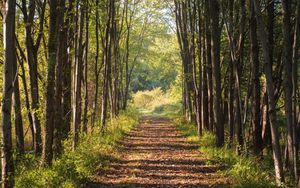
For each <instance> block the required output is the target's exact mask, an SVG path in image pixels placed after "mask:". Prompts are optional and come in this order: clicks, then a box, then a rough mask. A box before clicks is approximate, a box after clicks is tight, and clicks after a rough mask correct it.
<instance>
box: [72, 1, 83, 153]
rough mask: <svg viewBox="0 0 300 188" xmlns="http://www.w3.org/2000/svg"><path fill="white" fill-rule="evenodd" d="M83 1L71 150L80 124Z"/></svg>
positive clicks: (75, 144) (76, 138)
mask: <svg viewBox="0 0 300 188" xmlns="http://www.w3.org/2000/svg"><path fill="white" fill-rule="evenodd" d="M85 6H86V5H85V1H83V2H81V4H80V23H79V24H80V26H79V38H78V44H77V53H76V57H75V58H76V60H75V85H74V99H73V145H72V148H73V150H75V149H76V147H77V144H78V139H79V130H80V124H81V102H82V99H81V81H82V74H83V44H82V41H83V30H84V21H85Z"/></svg>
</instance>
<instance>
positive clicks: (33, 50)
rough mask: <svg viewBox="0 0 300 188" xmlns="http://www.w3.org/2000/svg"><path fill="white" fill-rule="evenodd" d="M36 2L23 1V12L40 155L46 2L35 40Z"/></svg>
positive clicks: (36, 141) (34, 125)
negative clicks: (40, 73)
mask: <svg viewBox="0 0 300 188" xmlns="http://www.w3.org/2000/svg"><path fill="white" fill-rule="evenodd" d="M36 9H37V5H36V1H35V0H30V1H29V5H27V1H26V0H22V12H23V15H24V17H23V18H24V23H25V34H26V36H25V46H26V59H27V63H28V66H29V80H30V91H31V111H32V120H33V127H34V138H33V140H34V150H35V154H36V155H39V154H41V152H42V136H41V125H40V124H41V123H40V119H39V117H40V101H39V98H40V97H39V84H38V50H39V47H40V44H41V41H42V37H43V30H44V16H45V9H46V1H43V3H42V6H41V11H39V18H40V20H39V27H38V28H39V32H38V37H37V38H36V40H34V38H35V37H34V32H33V28H34V18H35V15H36Z"/></svg>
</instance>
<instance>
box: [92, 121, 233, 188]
mask: <svg viewBox="0 0 300 188" xmlns="http://www.w3.org/2000/svg"><path fill="white" fill-rule="evenodd" d="M119 149H120V158H119V159H118V160H115V161H113V162H112V163H111V164H110V165H109V166H108V167H107V168H101V169H98V170H96V172H97V173H96V175H95V177H94V178H93V182H90V183H89V184H88V187H91V188H93V187H108V188H109V187H115V188H122V187H128V188H133V187H145V188H150V187H162V188H164V187H166V188H168V187H174V188H175V187H176V188H180V187H182V188H183V187H186V188H189V187H229V186H230V184H229V181H228V179H227V178H226V177H223V176H222V175H220V173H218V172H217V171H218V170H220V169H221V167H220V166H218V165H214V164H209V163H207V162H206V159H205V158H203V157H201V154H200V153H199V151H198V146H197V145H196V144H193V143H190V142H188V141H187V139H186V138H185V137H184V136H183V135H182V134H181V133H180V132H179V131H178V130H177V129H176V127H175V126H173V125H172V123H171V122H170V121H168V120H167V119H165V118H158V117H144V118H142V119H141V121H140V124H139V125H138V126H137V127H136V128H135V129H133V130H132V131H131V132H130V133H129V134H127V135H126V137H125V138H124V139H123V140H122V141H121V142H120V146H119Z"/></svg>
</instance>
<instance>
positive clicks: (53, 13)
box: [42, 0, 60, 166]
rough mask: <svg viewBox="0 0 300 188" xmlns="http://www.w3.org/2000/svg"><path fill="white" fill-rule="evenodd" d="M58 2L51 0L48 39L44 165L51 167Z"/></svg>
mask: <svg viewBox="0 0 300 188" xmlns="http://www.w3.org/2000/svg"><path fill="white" fill-rule="evenodd" d="M59 2H60V1H58V0H50V1H49V7H50V24H49V25H50V27H49V38H48V62H47V83H46V106H45V111H46V123H45V129H44V147H43V156H42V164H43V165H44V166H50V165H51V163H52V158H53V148H52V147H53V133H54V127H55V126H54V119H55V104H56V100H55V90H54V88H55V66H56V54H57V53H56V52H57V37H58V29H57V23H58V21H57V19H58V7H59Z"/></svg>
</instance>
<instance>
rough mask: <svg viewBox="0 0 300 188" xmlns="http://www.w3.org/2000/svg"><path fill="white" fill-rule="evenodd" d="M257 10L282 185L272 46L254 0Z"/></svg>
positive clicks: (278, 174) (276, 172)
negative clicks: (271, 55)
mask: <svg viewBox="0 0 300 188" xmlns="http://www.w3.org/2000/svg"><path fill="white" fill-rule="evenodd" d="M253 4H254V8H255V12H256V21H257V26H258V36H259V38H260V41H261V43H262V51H263V57H264V61H265V70H264V71H265V75H266V80H267V81H266V83H267V92H268V105H269V117H270V126H271V135H272V148H273V160H274V166H275V174H276V183H277V185H280V184H281V183H282V182H283V181H284V177H283V165H282V158H281V151H280V145H279V133H278V127H277V126H278V125H277V117H276V106H275V98H274V97H275V96H274V84H273V78H272V67H271V59H270V51H269V50H270V47H269V44H268V42H267V36H266V32H265V26H264V25H263V20H262V16H261V9H260V5H259V1H258V0H253Z"/></svg>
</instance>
